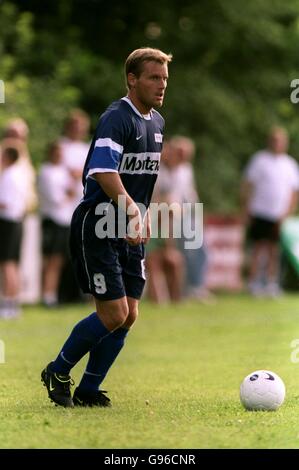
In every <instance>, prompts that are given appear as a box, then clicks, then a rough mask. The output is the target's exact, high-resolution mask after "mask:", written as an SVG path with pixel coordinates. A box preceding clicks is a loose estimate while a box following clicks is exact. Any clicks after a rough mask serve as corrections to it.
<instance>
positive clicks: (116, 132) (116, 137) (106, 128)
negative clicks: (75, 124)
mask: <svg viewBox="0 0 299 470" xmlns="http://www.w3.org/2000/svg"><path fill="white" fill-rule="evenodd" d="M124 141H125V129H124V124H123V122H122V119H121V116H120V115H119V113H118V112H116V111H115V112H110V113H107V114H104V115H103V116H102V117H101V119H100V122H99V125H98V128H97V132H96V139H95V144H94V149H93V151H92V154H91V157H90V160H89V162H88V176H90V175H92V174H94V173H105V172H118V166H119V162H120V159H121V156H122V154H123V148H124Z"/></svg>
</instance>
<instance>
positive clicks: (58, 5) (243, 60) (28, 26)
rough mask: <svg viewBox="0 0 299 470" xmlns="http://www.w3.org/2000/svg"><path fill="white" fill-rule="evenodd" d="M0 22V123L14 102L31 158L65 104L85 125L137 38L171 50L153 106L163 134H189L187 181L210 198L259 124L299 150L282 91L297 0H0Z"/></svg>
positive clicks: (233, 171) (297, 25)
mask: <svg viewBox="0 0 299 470" xmlns="http://www.w3.org/2000/svg"><path fill="white" fill-rule="evenodd" d="M0 31H1V33H0V56H1V77H0V78H2V79H4V80H5V83H6V85H7V104H6V105H5V106H2V107H1V108H0V126H3V124H4V122H5V120H6V119H7V118H8V117H9V116H11V115H13V114H16V113H17V114H22V115H23V116H24V117H25V118H26V119H28V122H29V124H30V127H31V129H32V136H31V146H32V153H33V157H34V160H35V161H36V162H38V161H40V159H41V154H42V153H43V149H44V146H45V144H46V141H47V140H48V139H49V138H54V137H55V136H56V135H57V134H58V133H59V131H60V129H61V123H62V120H63V118H64V117H65V115H66V113H67V111H68V110H69V109H70V108H71V107H72V106H74V105H76V106H81V107H82V108H83V109H85V110H86V111H88V112H89V113H90V115H91V117H92V122H93V126H95V123H96V120H97V118H98V116H99V114H101V112H102V111H103V110H104V109H105V107H106V106H107V105H108V104H109V103H110V102H111V101H112V100H114V99H117V98H119V97H120V96H122V95H124V94H125V87H124V80H123V72H122V69H123V62H124V59H125V57H126V56H127V55H128V53H129V52H130V51H131V50H133V49H135V48H137V47H141V46H144V45H148V46H152V47H158V48H161V49H163V50H165V51H166V52H172V53H173V55H174V60H173V63H172V64H171V66H170V80H169V88H168V92H167V97H166V101H165V106H164V108H163V110H162V114H163V115H164V116H165V118H166V124H167V128H166V130H167V133H168V135H171V134H177V133H184V134H186V135H189V136H191V137H192V138H194V139H195V141H196V144H197V162H196V172H197V179H198V184H199V192H200V194H201V196H202V199H203V201H204V202H205V203H206V204H207V206H208V207H209V209H210V210H214V211H215V210H216V211H219V212H223V211H224V212H227V211H232V210H234V209H236V208H237V206H238V187H239V180H240V175H241V172H242V169H243V168H244V165H245V163H246V161H247V160H248V158H249V156H250V154H252V153H253V152H254V151H256V150H257V149H258V148H260V147H262V146H263V145H264V142H265V136H266V133H267V131H268V129H269V127H270V126H271V125H273V124H277V123H278V124H282V125H284V126H286V127H287V128H288V130H289V132H290V135H291V149H290V153H292V154H293V155H294V156H295V157H297V158H299V133H298V127H299V118H298V116H297V114H298V113H297V112H296V111H297V108H296V105H294V104H292V103H291V101H290V92H291V89H290V83H291V80H292V79H294V78H297V73H298V67H299V58H298V53H297V50H296V49H297V44H298V39H299V1H298V0H289V1H288V2H283V1H282V0H263V1H261V0H251V1H250V2H246V1H245V0H241V1H239V0H238V1H237V0H229V1H228V2H224V1H223V0H201V1H200V2H197V1H195V0H185V1H184V2H181V1H179V0H172V1H170V0H165V1H164V2H160V1H159V0H153V1H151V2H139V1H137V0H127V1H126V2H122V1H120V0H110V1H109V2H106V1H104V0H84V1H83V0H60V1H59V2H48V3H47V9H45V8H44V5H43V3H42V2H39V1H37V0H28V1H26V2H22V1H20V0H7V1H2V2H1V3H0ZM43 90H44V93H43ZM41 121H42V122H41Z"/></svg>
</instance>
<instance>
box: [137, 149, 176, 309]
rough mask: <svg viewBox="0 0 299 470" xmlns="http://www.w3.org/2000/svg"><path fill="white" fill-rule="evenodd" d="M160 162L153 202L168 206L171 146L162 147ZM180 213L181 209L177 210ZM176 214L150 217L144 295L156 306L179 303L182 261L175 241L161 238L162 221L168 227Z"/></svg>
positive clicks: (160, 213)
mask: <svg viewBox="0 0 299 470" xmlns="http://www.w3.org/2000/svg"><path fill="white" fill-rule="evenodd" d="M161 158H162V161H161V165H160V171H159V175H158V180H157V184H156V187H155V190H154V194H153V198H152V199H153V202H155V203H158V204H160V203H166V204H168V205H169V204H171V203H172V202H173V201H172V199H171V196H172V190H173V182H172V175H173V172H174V169H175V168H176V166H177V162H176V161H175V159H174V158H173V159H171V158H170V146H169V143H168V142H167V141H165V142H164V144H163V151H162V155H161ZM179 210H180V209H179ZM176 215H177V214H176V213H174V212H168V211H161V212H159V213H158V214H153V215H152V227H153V234H158V237H157V238H154V236H152V237H151V239H150V240H149V243H148V245H147V248H146V253H147V254H146V268H147V272H148V276H147V295H148V297H149V299H150V300H152V301H153V302H156V303H164V302H168V301H171V302H178V301H180V300H181V298H182V290H183V282H184V259H183V257H182V255H181V253H180V251H179V250H178V248H177V240H175V239H174V238H173V236H172V232H171V233H170V236H169V238H165V237H162V235H163V234H161V217H162V218H163V217H164V218H165V217H168V218H169V227H170V228H171V227H173V224H175V223H176Z"/></svg>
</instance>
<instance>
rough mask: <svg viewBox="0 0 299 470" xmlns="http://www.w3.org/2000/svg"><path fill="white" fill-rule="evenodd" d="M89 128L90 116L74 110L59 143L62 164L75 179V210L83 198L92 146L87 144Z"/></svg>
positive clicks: (79, 110)
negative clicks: (86, 162) (88, 157)
mask: <svg viewBox="0 0 299 470" xmlns="http://www.w3.org/2000/svg"><path fill="white" fill-rule="evenodd" d="M89 127H90V120H89V117H88V115H87V114H86V113H85V112H84V111H82V110H81V109H74V110H73V111H71V113H70V115H69V116H68V118H67V120H66V122H65V126H64V132H63V137H62V138H61V139H60V142H59V143H60V145H61V151H62V164H63V165H65V167H66V168H67V169H68V170H69V171H70V172H71V174H72V176H73V178H74V179H75V188H76V191H75V192H74V195H73V208H74V209H75V208H76V207H77V205H78V203H79V201H80V200H81V199H82V197H83V189H82V173H83V167H84V163H85V160H86V157H87V154H88V150H89V145H90V144H89V143H87V142H86V139H87V136H88V133H89Z"/></svg>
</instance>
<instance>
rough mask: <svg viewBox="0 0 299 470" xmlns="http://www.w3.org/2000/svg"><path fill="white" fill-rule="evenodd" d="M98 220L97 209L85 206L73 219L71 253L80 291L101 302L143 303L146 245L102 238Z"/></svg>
mask: <svg viewBox="0 0 299 470" xmlns="http://www.w3.org/2000/svg"><path fill="white" fill-rule="evenodd" d="M98 220H99V216H97V215H95V211H94V209H91V208H90V209H89V208H85V207H84V205H83V204H81V205H79V206H78V207H77V209H76V210H75V212H74V215H73V218H72V223H71V231H70V252H71V258H72V262H73V266H74V269H75V273H76V276H77V279H78V282H79V286H80V288H81V289H82V291H83V292H84V293H90V294H92V295H93V296H94V297H96V298H97V299H99V300H116V299H120V298H121V297H124V296H128V297H133V298H134V299H140V297H141V295H142V292H143V288H144V284H145V268H144V245H143V244H140V245H137V246H131V245H129V244H128V242H127V241H126V240H125V239H123V238H103V239H100V238H98V237H97V235H96V233H95V226H96V223H97V221H98Z"/></svg>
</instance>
